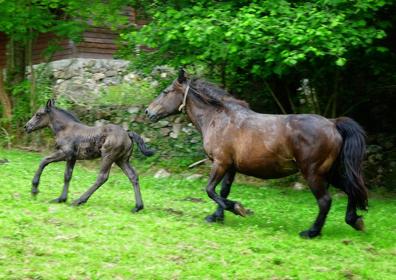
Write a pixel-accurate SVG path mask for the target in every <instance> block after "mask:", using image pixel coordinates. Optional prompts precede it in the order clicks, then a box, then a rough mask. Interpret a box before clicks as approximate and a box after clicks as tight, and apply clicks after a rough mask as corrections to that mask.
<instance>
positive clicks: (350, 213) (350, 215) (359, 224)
mask: <svg viewBox="0 0 396 280" xmlns="http://www.w3.org/2000/svg"><path fill="white" fill-rule="evenodd" d="M345 222H346V223H347V224H348V225H350V226H351V227H353V228H354V229H356V230H362V231H363V230H364V222H363V218H362V217H361V216H358V215H357V214H356V204H355V203H354V202H353V199H351V198H350V196H349V195H348V206H347V211H346V215H345Z"/></svg>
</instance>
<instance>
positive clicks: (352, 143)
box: [334, 117, 368, 210]
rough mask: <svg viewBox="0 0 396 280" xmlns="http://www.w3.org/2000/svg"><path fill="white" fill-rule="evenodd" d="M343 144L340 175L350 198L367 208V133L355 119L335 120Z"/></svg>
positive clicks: (361, 207)
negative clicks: (363, 168) (365, 159)
mask: <svg viewBox="0 0 396 280" xmlns="http://www.w3.org/2000/svg"><path fill="white" fill-rule="evenodd" d="M334 122H335V125H336V128H337V130H338V132H339V133H340V134H341V136H342V139H343V144H342V147H341V152H340V155H339V159H338V164H339V165H340V166H339V168H337V169H338V173H339V174H338V175H339V176H341V178H342V179H341V178H340V179H341V181H342V182H343V183H342V185H343V187H344V188H345V192H346V193H347V194H348V196H349V197H350V199H351V200H352V201H353V202H355V203H356V206H357V207H358V208H360V209H362V210H367V206H368V193H367V189H366V187H365V185H364V180H363V176H362V162H363V159H364V156H365V154H366V133H365V132H364V130H363V128H362V127H361V126H360V125H359V124H358V123H357V122H355V121H354V120H352V119H350V118H347V117H341V118H337V119H335V120H334Z"/></svg>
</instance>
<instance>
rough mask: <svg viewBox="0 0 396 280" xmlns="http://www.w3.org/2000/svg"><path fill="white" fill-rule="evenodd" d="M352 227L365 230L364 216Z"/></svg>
mask: <svg viewBox="0 0 396 280" xmlns="http://www.w3.org/2000/svg"><path fill="white" fill-rule="evenodd" d="M352 227H353V228H354V229H356V230H360V231H364V221H363V218H362V217H358V218H357V219H356V222H355V224H354V225H352Z"/></svg>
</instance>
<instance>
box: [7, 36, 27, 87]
mask: <svg viewBox="0 0 396 280" xmlns="http://www.w3.org/2000/svg"><path fill="white" fill-rule="evenodd" d="M6 68H7V70H6V71H7V80H6V84H7V87H13V86H15V85H17V84H19V83H21V82H22V81H23V80H24V79H25V71H26V63H25V43H24V42H22V41H15V40H13V39H10V40H9V42H8V44H7V67H6Z"/></svg>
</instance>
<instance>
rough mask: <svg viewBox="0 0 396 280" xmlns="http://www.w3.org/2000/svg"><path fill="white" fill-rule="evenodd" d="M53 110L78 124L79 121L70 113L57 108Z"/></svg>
mask: <svg viewBox="0 0 396 280" xmlns="http://www.w3.org/2000/svg"><path fill="white" fill-rule="evenodd" d="M53 109H55V110H57V111H59V112H61V113H62V114H63V115H64V116H65V117H67V118H69V119H72V120H73V121H75V122H78V123H79V122H80V120H79V119H78V118H77V117H76V116H75V115H74V114H72V113H70V112H69V111H66V110H64V109H61V108H58V107H55V108H53Z"/></svg>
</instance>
